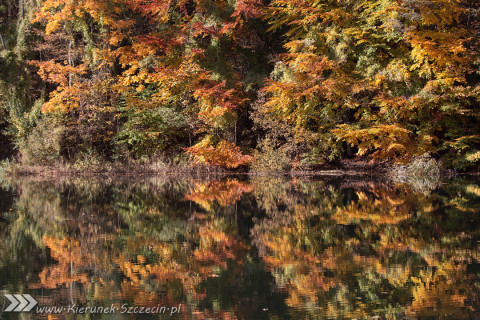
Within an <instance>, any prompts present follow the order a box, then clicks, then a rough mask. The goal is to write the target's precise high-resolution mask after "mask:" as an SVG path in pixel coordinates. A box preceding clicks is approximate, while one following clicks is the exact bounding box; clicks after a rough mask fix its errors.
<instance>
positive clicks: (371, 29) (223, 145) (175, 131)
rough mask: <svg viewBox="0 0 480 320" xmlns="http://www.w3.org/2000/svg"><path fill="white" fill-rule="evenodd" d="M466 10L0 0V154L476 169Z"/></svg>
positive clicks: (423, 0)
mask: <svg viewBox="0 0 480 320" xmlns="http://www.w3.org/2000/svg"><path fill="white" fill-rule="evenodd" d="M479 7H480V1H476V0H373V1H372V0H368V1H367V0H344V1H333V0H272V1H266V0H264V1H262V0H236V1H235V0H227V1H225V0H19V1H13V0H0V40H1V42H0V148H1V150H0V153H1V157H2V158H6V157H16V158H17V159H19V160H20V161H21V162H22V163H25V164H43V165H48V164H52V163H55V162H58V161H67V162H75V161H79V160H81V159H85V158H89V159H92V158H95V159H99V161H107V162H113V161H127V160H138V159H152V158H156V157H162V159H170V160H171V161H172V162H176V163H184V162H186V161H187V162H188V161H191V160H193V161H195V162H198V163H205V164H207V165H212V166H219V167H224V168H238V167H248V166H250V167H253V168H254V169H259V170H261V169H267V170H268V169H278V170H283V169H288V168H291V167H296V168H302V167H314V166H317V165H322V164H326V163H331V162H335V161H340V160H342V159H347V158H348V159H364V160H365V159H368V160H369V161H373V162H378V163H384V162H390V163H394V162H396V163H408V162H410V161H412V159H414V158H416V157H419V156H422V155H425V154H429V155H431V156H432V157H434V158H435V159H438V160H441V161H442V163H443V164H444V166H445V167H446V168H454V169H459V170H469V169H472V168H478V167H479V163H480V69H479V68H480V23H479V22H480V10H479V9H478V8H479ZM12 150H15V151H14V152H12Z"/></svg>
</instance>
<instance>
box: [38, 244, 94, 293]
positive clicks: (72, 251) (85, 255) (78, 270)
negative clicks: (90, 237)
mask: <svg viewBox="0 0 480 320" xmlns="http://www.w3.org/2000/svg"><path fill="white" fill-rule="evenodd" d="M42 240H43V243H44V245H45V246H46V247H48V248H50V254H51V256H52V258H54V259H55V260H57V261H58V264H56V265H53V266H50V267H47V268H45V269H43V271H42V272H41V273H40V275H39V277H40V283H39V284H32V285H30V287H31V288H40V287H41V288H48V289H56V288H58V287H59V286H61V285H66V286H67V287H68V286H69V285H70V284H71V283H73V282H78V283H87V282H88V281H89V277H88V275H87V273H86V272H82V270H83V268H84V267H85V266H86V265H88V264H89V263H90V262H91V258H90V257H89V252H88V250H82V248H81V245H80V242H79V241H77V240H73V239H71V238H61V239H56V238H52V237H48V236H43V237H42Z"/></svg>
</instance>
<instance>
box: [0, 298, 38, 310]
mask: <svg viewBox="0 0 480 320" xmlns="http://www.w3.org/2000/svg"><path fill="white" fill-rule="evenodd" d="M5 298H7V299H8V300H9V301H10V305H9V306H8V307H7V308H6V309H5V310H3V311H4V312H21V311H24V312H28V311H30V310H32V309H33V307H35V306H36V305H37V300H35V299H33V297H32V296H31V295H29V294H5Z"/></svg>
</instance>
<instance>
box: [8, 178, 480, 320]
mask: <svg viewBox="0 0 480 320" xmlns="http://www.w3.org/2000/svg"><path fill="white" fill-rule="evenodd" d="M20 189H21V192H20V196H19V197H18V198H17V199H16V202H15V204H14V205H13V208H12V211H11V212H8V213H5V214H3V215H2V217H7V219H6V222H0V225H2V224H3V225H5V224H6V225H7V226H8V228H5V229H0V231H2V232H0V236H1V238H0V239H1V240H2V241H4V242H5V243H8V245H9V246H10V244H11V245H15V246H20V247H22V246H23V247H24V248H26V249H25V250H23V251H20V250H19V251H18V252H17V254H24V255H28V254H27V253H26V252H28V250H30V249H29V248H30V247H32V246H34V247H35V245H32V243H33V244H36V247H38V248H40V249H36V250H37V252H35V255H36V257H35V260H36V261H39V263H41V264H42V265H38V266H37V267H36V268H37V269H38V270H37V271H36V273H35V276H29V279H30V280H29V282H30V288H31V289H35V288H43V289H50V290H51V291H52V292H66V294H67V295H68V297H69V298H68V299H73V300H75V301H81V302H82V303H91V301H113V302H115V303H120V302H121V301H128V302H131V303H135V304H138V305H153V304H157V303H162V304H169V305H173V304H178V303H180V302H182V303H184V304H185V303H187V302H188V303H189V304H190V306H191V312H192V314H193V315H194V317H195V318H198V319H209V318H218V319H236V318H238V319H240V318H244V319H247V318H252V319H262V318H268V317H270V318H279V319H282V318H289V317H290V318H294V319H296V318H357V319H363V318H371V317H372V316H376V315H379V316H381V317H382V318H388V317H390V318H393V319H394V318H395V317H397V318H401V317H411V318H419V317H430V318H435V317H437V318H441V317H445V318H468V317H471V316H472V315H474V314H478V312H479V310H478V302H476V301H479V299H480V297H479V293H478V292H479V290H478V286H479V285H480V281H479V272H478V271H476V268H477V269H478V265H480V263H479V261H478V257H479V255H478V253H479V250H480V247H479V246H480V243H479V242H478V239H480V230H479V229H478V224H479V222H480V221H479V220H480V217H479V216H478V208H477V205H476V204H478V202H479V198H480V194H479V193H478V190H480V188H479V187H478V186H477V185H476V184H474V183H472V182H469V183H466V181H460V184H458V185H455V184H451V185H449V186H446V187H445V188H444V189H442V191H441V192H433V193H430V194H428V195H424V194H418V193H415V192H414V191H412V190H410V189H408V188H405V187H402V186H395V185H390V186H384V185H378V184H375V183H371V184H368V183H363V184H354V183H350V184H348V185H346V186H344V187H342V185H339V184H337V185H335V186H334V185H333V184H331V183H327V182H325V181H307V180H302V179H298V178H297V179H295V180H294V181H289V180H287V179H286V178H282V177H275V178H265V177H264V178H255V179H252V180H250V181H248V182H245V181H243V182H242V181H238V180H235V179H229V180H225V181H209V182H206V183H202V182H198V181H196V182H193V183H186V182H172V181H163V182H160V181H153V182H148V181H146V182H145V183H140V184H135V183H133V184H131V183H126V182H122V181H119V182H116V183H114V182H109V183H107V184H103V185H102V183H100V182H98V181H93V182H92V187H91V188H90V187H89V183H88V181H86V180H79V181H77V182H76V183H71V184H68V183H66V184H58V185H53V184H44V183H26V184H24V185H21V187H20ZM3 230H8V231H9V232H10V231H13V232H12V233H11V235H10V234H9V235H7V234H6V233H5V232H3ZM249 237H250V238H249ZM29 239H30V240H29ZM32 239H33V240H32ZM250 239H251V240H252V241H250ZM27 244H28V245H27ZM252 244H253V245H252ZM0 249H1V250H2V261H1V263H2V266H3V267H6V266H7V265H12V259H6V258H5V257H7V255H6V254H5V252H12V251H11V249H10V251H8V250H7V249H5V248H4V247H2V246H1V245H0ZM27 249H28V250H27ZM45 249H47V250H45ZM5 250H6V251H5ZM41 250H44V251H43V253H42V251H41ZM255 250H258V253H259V255H260V258H259V257H256V253H255V252H254V251H255ZM47 253H48V254H47ZM40 254H43V256H45V258H44V259H40V258H38V255H40ZM48 260H53V261H54V262H53V263H52V262H50V263H47V261H48ZM20 262H21V261H20ZM20 262H19V263H20ZM22 263H26V262H22ZM29 272H30V273H31V274H32V273H33V271H32V270H30V271H29ZM25 278H27V277H23V279H25ZM62 290H63V291H62ZM62 294H63V293H62ZM62 294H61V293H59V294H58V295H57V296H55V295H53V296H52V298H51V300H52V301H51V302H53V300H55V299H64V297H63V298H62Z"/></svg>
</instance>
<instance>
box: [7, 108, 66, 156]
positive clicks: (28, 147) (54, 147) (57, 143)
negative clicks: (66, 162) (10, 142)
mask: <svg viewBox="0 0 480 320" xmlns="http://www.w3.org/2000/svg"><path fill="white" fill-rule="evenodd" d="M64 131H65V128H64V126H62V125H61V124H60V123H59V121H58V120H57V119H55V118H52V117H41V118H40V119H39V120H38V121H37V123H36V126H35V127H34V128H33V129H31V131H30V133H29V134H27V135H25V136H23V137H22V139H20V140H18V141H17V146H18V149H19V151H20V154H21V155H22V159H21V160H22V162H23V163H25V164H29V165H39V164H51V163H53V162H55V161H56V160H58V159H59V158H60V152H61V150H62V148H61V146H62V145H61V143H62V138H63V134H64Z"/></svg>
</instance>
